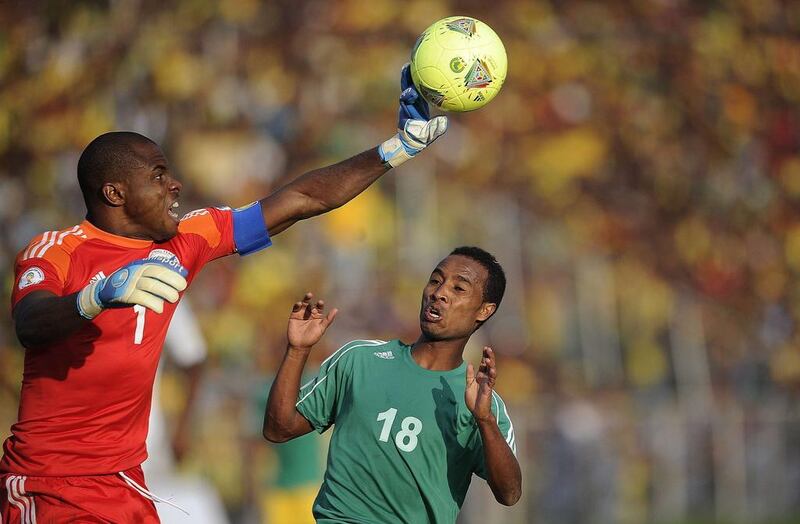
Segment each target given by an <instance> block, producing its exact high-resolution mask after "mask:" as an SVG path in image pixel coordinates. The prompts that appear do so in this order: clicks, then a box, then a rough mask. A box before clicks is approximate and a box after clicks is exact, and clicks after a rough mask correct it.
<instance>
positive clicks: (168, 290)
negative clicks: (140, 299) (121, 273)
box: [136, 277, 180, 304]
mask: <svg viewBox="0 0 800 524" xmlns="http://www.w3.org/2000/svg"><path fill="white" fill-rule="evenodd" d="M136 289H141V290H142V291H147V292H148V293H150V294H152V295H155V296H157V297H159V298H163V299H164V300H169V301H170V302H172V303H173V304H174V303H175V302H177V301H178V297H179V296H180V295H178V292H177V291H176V290H175V288H174V287H172V286H170V285H168V284H165V283H164V282H162V281H161V280H156V279H155V278H148V277H142V278H140V279H139V280H138V281H137V282H136Z"/></svg>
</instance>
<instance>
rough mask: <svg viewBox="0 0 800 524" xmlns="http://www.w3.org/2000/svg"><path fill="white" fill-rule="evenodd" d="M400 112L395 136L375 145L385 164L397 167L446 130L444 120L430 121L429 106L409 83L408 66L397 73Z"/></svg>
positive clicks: (411, 83) (439, 118)
mask: <svg viewBox="0 0 800 524" xmlns="http://www.w3.org/2000/svg"><path fill="white" fill-rule="evenodd" d="M400 88H401V90H402V92H401V93H400V110H399V112H398V120H397V134H396V135H395V136H393V137H392V138H390V139H389V140H387V141H386V142H384V143H383V144H381V145H380V146H378V154H380V156H381V160H383V163H384V165H389V166H391V167H397V166H399V165H400V164H402V163H403V162H405V161H406V160H408V159H409V158H411V157H413V156H415V155H416V154H417V153H419V152H420V151H422V150H423V149H425V148H426V147H428V146H429V145H430V144H432V143H433V141H434V140H436V139H437V138H439V137H440V136H442V135H443V134H444V132H445V131H447V117H446V116H437V117H434V118H433V119H431V115H430V112H429V111H428V103H427V102H425V99H424V98H422V96H420V94H419V93H418V92H417V89H416V88H415V87H414V82H413V81H412V80H411V68H410V66H409V64H406V65H405V66H403V70H402V71H401V72H400Z"/></svg>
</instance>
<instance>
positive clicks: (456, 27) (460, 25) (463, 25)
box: [446, 18, 475, 36]
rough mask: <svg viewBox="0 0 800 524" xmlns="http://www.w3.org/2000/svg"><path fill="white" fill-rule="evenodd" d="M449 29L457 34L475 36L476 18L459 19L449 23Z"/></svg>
mask: <svg viewBox="0 0 800 524" xmlns="http://www.w3.org/2000/svg"><path fill="white" fill-rule="evenodd" d="M446 25H447V28H448V29H449V30H451V31H455V32H456V33H461V34H462V35H464V36H472V35H474V34H475V19H474V18H459V19H457V20H452V21H450V22H447V24H446Z"/></svg>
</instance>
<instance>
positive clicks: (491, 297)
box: [450, 246, 506, 311]
mask: <svg viewBox="0 0 800 524" xmlns="http://www.w3.org/2000/svg"><path fill="white" fill-rule="evenodd" d="M450 255H461V256H462V257H467V258H471V259H472V260H474V261H476V262H478V263H479V264H480V265H482V266H483V267H484V268H486V271H487V273H488V274H489V276H488V277H487V278H486V283H485V284H484V286H483V301H484V302H489V303H492V304H496V305H497V307H498V308H499V307H500V302H501V301H502V300H503V294H504V293H505V292H506V272H505V271H503V266H501V265H500V262H498V261H497V259H496V258H495V257H494V255H492V254H491V253H489V252H487V251H484V250H483V249H481V248H479V247H475V246H461V247H457V248H455V249H454V250H453V251H452V252H451V253H450ZM495 311H497V310H496V309H495Z"/></svg>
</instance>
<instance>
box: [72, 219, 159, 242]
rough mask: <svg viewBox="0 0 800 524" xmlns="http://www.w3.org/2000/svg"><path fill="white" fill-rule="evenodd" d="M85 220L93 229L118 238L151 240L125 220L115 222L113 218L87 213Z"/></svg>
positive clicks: (137, 227) (134, 225) (138, 228)
mask: <svg viewBox="0 0 800 524" xmlns="http://www.w3.org/2000/svg"><path fill="white" fill-rule="evenodd" d="M86 220H88V221H89V223H91V224H92V225H93V226H94V227H96V228H97V229H100V230H101V231H105V232H106V233H111V234H112V235H117V236H119V237H126V238H135V239H139V240H151V241H152V240H153V239H152V238H151V237H149V236H147V235H146V234H143V233H142V232H141V231H140V229H141V228H140V227H139V226H137V225H136V224H133V223H129V222H128V221H126V220H117V219H116V218H115V217H114V216H112V215H109V214H103V213H91V212H90V213H88V214H87V215H86Z"/></svg>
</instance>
